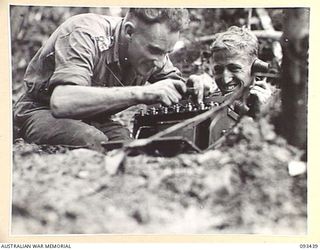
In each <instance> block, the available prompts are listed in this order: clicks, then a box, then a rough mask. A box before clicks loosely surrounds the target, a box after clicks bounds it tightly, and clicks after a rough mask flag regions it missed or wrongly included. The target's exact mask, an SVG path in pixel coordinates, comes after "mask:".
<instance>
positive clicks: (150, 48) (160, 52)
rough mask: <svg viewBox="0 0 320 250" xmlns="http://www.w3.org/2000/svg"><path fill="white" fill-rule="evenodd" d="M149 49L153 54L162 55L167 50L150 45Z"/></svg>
mask: <svg viewBox="0 0 320 250" xmlns="http://www.w3.org/2000/svg"><path fill="white" fill-rule="evenodd" d="M148 50H149V51H150V53H151V54H154V55H162V54H165V52H164V51H162V49H160V48H157V47H153V46H149V47H148Z"/></svg>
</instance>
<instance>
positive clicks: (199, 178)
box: [12, 118, 307, 235]
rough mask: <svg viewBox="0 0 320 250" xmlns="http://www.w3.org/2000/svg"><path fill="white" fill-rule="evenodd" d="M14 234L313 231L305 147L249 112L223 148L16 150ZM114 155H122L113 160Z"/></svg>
mask: <svg viewBox="0 0 320 250" xmlns="http://www.w3.org/2000/svg"><path fill="white" fill-rule="evenodd" d="M13 151H14V154H13V193H12V194H13V197H12V233H13V234H98V233H129V234H131V233H132V234H136V233H157V234H162V233H163V234H167V233H197V234H198V233H206V234H208V233H255V234H282V235H283V234H286V235H288V234H305V233H306V227H307V219H306V218H307V201H306V191H307V176H306V173H303V174H300V175H297V176H290V175H289V173H288V164H289V163H290V162H292V161H295V160H298V159H299V158H300V157H301V154H302V152H300V151H299V150H297V149H296V148H294V147H291V146H289V145H288V144H287V143H286V141H285V140H284V139H282V138H281V137H277V135H276V133H275V132H274V129H273V126H272V125H270V123H269V122H268V120H267V119H264V118H262V119H260V120H259V121H258V122H254V121H253V120H252V119H251V118H243V119H242V120H241V122H240V124H238V126H237V127H235V128H234V130H233V132H232V133H231V134H230V135H229V136H228V138H227V140H226V141H225V143H224V144H223V145H222V146H221V147H220V148H219V149H216V150H209V151H207V152H203V153H200V154H181V155H178V156H177V157H172V158H164V157H151V156H147V155H138V156H134V157H133V156H127V157H126V158H125V161H124V162H123V165H122V168H121V171H117V173H116V174H110V172H109V171H108V168H109V167H110V166H109V164H110V163H111V162H112V159H113V157H116V154H114V152H109V153H108V154H106V155H105V154H102V153H99V152H95V151H92V150H88V149H74V150H69V149H66V148H63V147H53V146H49V147H48V146H38V145H34V144H27V143H25V142H24V141H22V140H18V141H17V142H16V143H15V144H14V148H13ZM114 160H116V159H114Z"/></svg>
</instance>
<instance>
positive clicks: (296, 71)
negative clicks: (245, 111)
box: [280, 8, 310, 150]
mask: <svg viewBox="0 0 320 250" xmlns="http://www.w3.org/2000/svg"><path fill="white" fill-rule="evenodd" d="M284 14H285V15H284V34H283V39H282V49H283V63H282V70H283V71H282V75H281V89H282V92H281V100H282V114H281V123H280V124H281V128H280V131H281V134H282V135H283V136H284V137H285V138H286V139H287V141H288V142H289V143H290V144H292V145H294V146H297V147H298V148H301V149H304V150H306V149H307V92H308V91H307V90H308V50H309V15H310V9H309V8H291V9H286V10H285V12H284Z"/></svg>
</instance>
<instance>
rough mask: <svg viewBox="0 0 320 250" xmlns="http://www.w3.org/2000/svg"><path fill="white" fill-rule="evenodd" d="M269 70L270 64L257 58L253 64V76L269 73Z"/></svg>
mask: <svg viewBox="0 0 320 250" xmlns="http://www.w3.org/2000/svg"><path fill="white" fill-rule="evenodd" d="M269 68H270V66H269V63H266V62H264V61H262V60H260V59H259V58H257V59H255V60H254V61H253V63H252V66H251V75H255V73H267V72H268V71H269Z"/></svg>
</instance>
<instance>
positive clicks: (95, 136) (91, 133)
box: [77, 127, 108, 151]
mask: <svg viewBox="0 0 320 250" xmlns="http://www.w3.org/2000/svg"><path fill="white" fill-rule="evenodd" d="M77 137H78V138H77V140H78V144H79V145H84V146H86V147H88V148H91V149H95V150H99V151H102V149H103V148H102V146H101V143H103V142H107V141H108V137H107V136H106V135H105V134H104V133H103V132H101V131H100V130H98V129H96V128H94V127H89V128H87V129H85V130H84V131H81V135H78V136H77Z"/></svg>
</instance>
